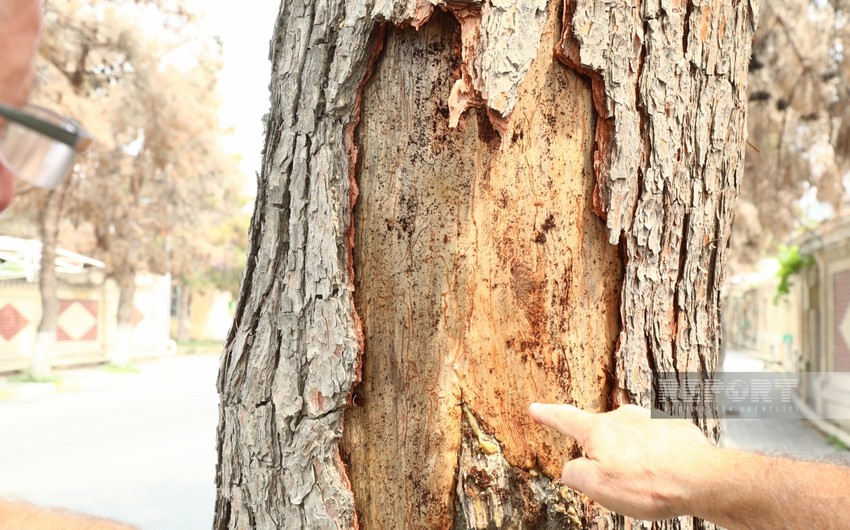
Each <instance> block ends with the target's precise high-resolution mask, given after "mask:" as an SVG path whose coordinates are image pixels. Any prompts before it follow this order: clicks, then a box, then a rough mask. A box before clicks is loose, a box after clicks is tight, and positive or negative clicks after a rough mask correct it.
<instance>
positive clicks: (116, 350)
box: [110, 270, 136, 366]
mask: <svg viewBox="0 0 850 530" xmlns="http://www.w3.org/2000/svg"><path fill="white" fill-rule="evenodd" d="M115 280H116V281H117V282H118V290H119V294H118V310H117V311H116V328H115V342H114V343H113V346H112V354H111V355H110V362H111V363H112V364H114V365H116V366H128V365H129V364H130V357H131V354H132V347H133V309H134V308H135V307H136V306H135V305H134V303H133V300H134V298H135V296H136V273H135V272H133V271H130V270H125V271H122V272H121V273H120V274H117V275H116V276H115Z"/></svg>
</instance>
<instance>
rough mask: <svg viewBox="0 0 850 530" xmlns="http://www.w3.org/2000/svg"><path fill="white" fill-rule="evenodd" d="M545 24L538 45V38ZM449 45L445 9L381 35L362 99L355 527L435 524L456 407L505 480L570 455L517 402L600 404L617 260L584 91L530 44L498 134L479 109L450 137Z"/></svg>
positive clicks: (453, 41)
mask: <svg viewBox="0 0 850 530" xmlns="http://www.w3.org/2000/svg"><path fill="white" fill-rule="evenodd" d="M556 23H557V16H552V17H551V18H550V23H549V24H548V29H547V31H545V33H544V37H543V42H542V44H541V48H543V49H550V50H552V49H553V48H554V45H555V40H556V37H557V35H556V33H557V32H556V31H555V29H554V28H555V26H556ZM460 39H461V35H460V28H459V26H458V24H457V23H456V22H455V21H454V19H453V17H451V16H450V15H443V16H435V17H433V18H432V20H431V21H429V22H428V23H427V24H426V25H425V26H423V27H422V28H421V29H420V30H419V31H414V30H412V29H407V30H395V29H391V30H389V32H388V36H387V42H386V44H385V46H384V50H383V52H382V55H381V58H380V60H379V62H378V64H377V65H376V67H375V71H374V73H373V75H372V78H371V79H370V81H369V83H368V85H367V86H366V89H365V91H364V95H363V104H362V106H363V116H362V119H361V122H360V127H359V129H358V134H357V140H358V144H359V145H360V160H361V165H360V166H359V168H358V183H359V186H360V198H359V201H358V205H357V210H356V212H355V228H356V230H355V247H354V257H355V271H356V286H355V301H356V306H357V309H358V312H359V314H360V316H361V318H362V319H363V326H364V331H365V337H366V349H365V353H364V361H363V382H362V383H361V384H360V385H359V386H358V387H357V388H356V389H355V393H356V396H355V399H354V404H355V405H354V407H353V408H352V409H351V410H350V411H349V412H347V413H346V422H345V431H344V437H345V438H344V439H345V442H344V450H345V452H346V453H348V455H349V456H348V458H349V460H350V464H351V467H350V473H351V479H352V483H353V487H354V493H355V499H356V500H357V506H358V510H359V512H360V514H361V523H362V524H363V525H364V526H365V527H366V528H446V527H448V526H449V525H450V524H451V521H452V519H453V517H454V513H453V511H454V501H453V498H454V487H453V484H454V483H455V482H456V481H457V478H458V474H459V473H464V472H465V471H466V470H464V469H458V453H459V450H460V444H461V420H462V413H461V401H463V402H464V403H465V406H466V407H468V408H469V410H470V411H471V412H472V413H473V414H475V416H477V417H478V418H481V421H483V422H484V424H485V426H484V428H485V429H486V431H487V432H488V433H490V434H491V435H492V436H493V437H494V440H495V442H494V443H495V444H496V447H495V448H493V451H494V452H498V453H500V454H501V455H504V457H503V460H504V459H506V461H507V462H509V463H510V465H511V466H514V467H515V468H516V470H517V474H516V476H517V477H520V476H521V477H525V478H523V479H521V480H515V481H514V485H515V487H516V484H519V483H521V484H526V483H527V482H528V480H530V475H528V472H529V471H531V470H534V469H537V470H540V471H541V472H542V473H544V474H545V475H548V476H550V477H553V476H554V477H556V476H558V475H559V474H560V468H561V465H562V463H563V461H564V460H565V459H566V458H568V457H569V456H570V451H571V449H573V448H572V447H570V446H569V445H567V444H564V443H562V440H561V439H560V437H556V436H555V435H554V434H553V433H552V432H551V431H547V430H544V429H542V428H540V427H538V426H536V425H534V424H533V422H531V421H530V418H529V417H528V415H527V414H526V409H527V407H528V404H529V403H531V402H532V401H535V400H540V401H551V402H559V401H569V402H575V403H578V404H580V405H581V406H584V407H588V408H591V409H595V410H605V409H607V407H608V406H609V404H608V401H607V396H608V391H607V384H608V383H607V377H606V370H611V369H613V365H612V353H613V349H614V345H615V342H616V337H617V333H618V331H619V322H618V316H617V315H618V308H619V290H620V270H621V268H622V265H621V261H620V259H619V257H618V251H617V248H616V247H614V246H612V245H610V244H608V243H607V241H606V236H605V227H604V223H603V222H602V221H601V220H600V219H599V218H598V217H597V216H596V215H595V214H594V213H593V212H592V203H591V197H592V190H593V185H594V180H593V173H592V170H591V163H590V160H591V153H592V147H593V144H592V138H593V136H592V135H593V120H592V117H593V111H592V102H591V98H590V90H589V88H590V87H589V85H588V84H587V83H586V82H585V81H583V80H582V79H580V78H579V77H578V76H576V75H575V74H573V73H571V72H570V71H569V70H567V69H566V68H564V67H563V66H561V65H560V64H559V63H558V62H557V60H556V59H555V57H554V56H553V55H552V54H544V55H542V56H541V57H540V58H538V60H537V61H535V63H534V65H533V66H532V68H531V70H530V71H529V73H528V75H527V77H526V81H525V83H524V84H523V86H522V87H521V89H520V91H519V92H518V98H517V104H516V106H515V108H514V110H513V113H512V116H511V122H510V124H511V125H510V129H509V131H508V136H507V137H506V138H505V140H504V143H503V142H502V140H501V139H500V137H499V134H498V133H497V132H496V131H495V130H493V128H492V126H491V124H490V122H489V121H488V117H487V115H486V113H484V112H483V111H478V112H477V113H476V112H475V111H471V112H468V113H467V114H465V115H464V116H463V117H462V119H461V121H460V124H459V127H458V129H456V130H452V129H450V128H449V120H448V119H447V117H448V115H449V111H448V108H447V105H446V101H447V99H448V96H449V92H450V89H451V87H452V85H453V79H452V75H453V73H454V72H456V71H457V69H458V66H459V62H460V57H458V54H457V48H459V47H460V44H461V43H460ZM358 402H359V403H360V405H358ZM538 459H539V460H538ZM375 477H387V478H384V479H380V480H376V479H375ZM526 479H528V480H526ZM527 487H530V486H527ZM534 500H536V502H537V505H536V506H535V507H534V508H533V510H537V511H540V510H541V509H542V510H543V511H545V506H543V507H541V503H542V498H536V499H534ZM533 503H534V502H532V504H533ZM400 507H404V509H400ZM533 510H532V511H533ZM490 523H491V521H490V520H486V521H485V520H481V519H480V518H479V520H478V523H477V525H476V526H474V527H475V528H488V525H489V524H490ZM494 524H498V526H495V527H496V528H502V527H503V526H501V523H495V522H494Z"/></svg>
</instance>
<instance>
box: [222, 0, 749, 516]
mask: <svg viewBox="0 0 850 530" xmlns="http://www.w3.org/2000/svg"><path fill="white" fill-rule="evenodd" d="M413 1H415V0H413ZM756 11H757V4H756V3H755V2H732V1H731V0H726V1H717V2H713V3H712V4H710V5H707V4H705V3H703V2H690V3H680V2H671V3H669V4H664V5H663V6H662V5H660V4H657V3H654V2H644V3H643V4H642V5H640V6H636V7H627V6H623V5H621V3H619V2H612V1H609V2H599V1H596V2H591V1H589V0H584V1H579V0H567V2H566V4H565V5H561V4H559V3H557V2H554V1H553V2H549V3H548V4H547V3H546V2H544V1H542V0H539V1H537V2H531V1H528V0H525V1H523V2H517V3H514V4H511V5H502V4H492V5H491V4H488V3H485V4H480V3H477V2H474V1H471V2H463V3H453V4H448V5H443V6H439V7H438V9H437V10H435V9H434V8H433V6H432V5H431V4H430V3H428V2H424V1H423V2H420V3H411V4H402V3H400V2H399V3H396V4H391V3H378V4H372V3H370V2H366V3H365V4H364V3H358V4H356V5H355V4H352V3H350V2H349V3H344V2H339V1H337V0H300V1H295V2H286V3H284V4H283V6H282V8H281V12H280V15H279V18H278V23H277V27H276V30H275V37H274V39H273V41H272V61H273V68H274V70H273V80H272V109H271V113H270V115H269V121H268V129H267V136H266V147H265V159H264V167H263V171H262V175H261V182H260V189H259V193H258V197H257V208H256V213H255V216H254V219H253V221H252V227H251V243H250V249H249V256H250V257H251V259H249V264H248V267H247V270H246V274H245V280H244V282H243V285H242V294H241V297H240V301H239V305H238V307H237V312H236V319H235V322H234V326H233V328H232V329H231V333H230V336H229V338H228V341H227V346H226V349H225V353H224V356H223V358H222V366H221V372H220V376H219V392H220V394H221V417H220V423H219V433H218V451H219V463H218V472H217V485H218V499H217V504H216V518H215V528H218V529H224V528H305V529H306V528H309V529H317V528H358V527H361V526H362V527H364V528H366V529H372V528H457V529H462V528H463V529H465V528H482V529H483V528H529V529H531V528H563V527H567V528H569V527H577V528H578V527H587V526H591V525H595V526H597V527H601V528H623V527H626V526H628V525H629V524H632V523H633V522H631V521H627V520H625V519H624V518H622V517H620V516H617V515H616V514H611V513H609V512H607V511H605V510H603V509H601V508H600V507H598V506H597V505H595V504H593V503H590V502H589V501H588V500H587V499H586V497H583V496H581V495H578V494H576V493H575V492H572V491H569V490H567V489H565V488H558V487H556V485H555V484H554V483H553V482H552V479H554V478H557V477H558V476H559V474H560V467H561V465H562V463H563V461H564V460H565V459H568V458H570V457H572V456H574V455H576V454H577V453H578V448H577V447H576V446H575V445H574V444H572V443H570V442H565V441H564V440H563V438H561V437H556V436H555V435H553V434H552V433H551V432H550V431H547V430H545V429H542V428H540V427H539V426H536V425H534V424H532V422H531V421H530V419H529V418H528V416H527V414H526V409H527V406H528V404H529V403H530V402H532V401H551V402H571V403H576V404H577V405H579V406H582V407H585V408H589V409H593V410H607V409H610V408H612V407H615V406H617V405H618V404H621V403H625V402H633V403H638V404H641V405H644V406H650V405H653V403H652V393H651V389H652V382H651V378H652V375H653V373H654V372H661V371H674V370H676V371H713V370H714V368H715V366H716V356H717V348H718V344H719V287H720V285H721V284H722V278H723V271H724V263H725V251H726V248H727V245H728V240H729V232H730V229H731V223H732V211H733V207H734V202H735V197H736V193H737V187H738V182H739V179H740V177H741V171H742V169H743V164H742V158H743V146H744V138H745V136H744V131H745V130H746V124H745V120H746V102H747V98H746V79H747V64H748V59H749V43H750V39H751V36H752V32H753V29H754V28H753V26H754V21H755V18H756ZM379 21H388V22H379ZM721 57H722V58H723V60H720V58H721ZM358 196H359V198H358ZM618 243H619V244H618ZM355 271H356V276H355ZM343 414H345V418H344V419H345V423H344V426H345V428H344V429H343ZM695 420H697V421H698V422H699V423H700V424H701V425H702V426H703V427H704V428H705V429H706V430H707V431H708V432H709V433H710V434H711V435H714V436H716V435H717V429H716V422H714V421H713V418H710V417H698V418H695ZM702 524H703V523H701V522H694V521H692V520H690V519H687V518H683V519H682V520H681V521H677V522H672V523H664V524H659V525H657V526H658V527H659V528H666V527H671V528H672V527H678V526H677V525H682V526H683V527H693V526H701V525H702Z"/></svg>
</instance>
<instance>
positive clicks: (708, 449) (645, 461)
mask: <svg viewBox="0 0 850 530" xmlns="http://www.w3.org/2000/svg"><path fill="white" fill-rule="evenodd" d="M529 412H530V414H531V416H532V417H533V418H534V419H535V420H537V421H538V422H540V423H542V424H543V425H546V426H548V427H551V428H553V429H556V430H558V431H560V432H561V433H563V434H566V435H568V436H572V437H573V438H575V439H576V440H577V441H578V443H579V444H581V445H582V447H584V452H585V455H586V456H585V457H583V458H576V459H573V460H570V461H568V462H566V463H565V464H564V469H563V473H562V475H561V480H562V481H563V483H564V484H565V485H566V486H568V487H570V488H573V489H576V490H579V491H582V492H584V493H585V494H587V495H588V496H589V497H590V498H591V499H593V500H594V501H596V502H598V503H599V504H601V505H602V506H604V507H605V508H608V509H609V510H612V511H615V512H618V513H621V514H623V515H627V516H629V517H634V518H637V519H644V520H658V519H668V518H671V517H676V516H679V515H686V514H693V513H694V506H693V502H694V500H695V496H697V489H698V487H697V486H698V484H699V480H700V477H702V476H704V475H705V474H706V472H707V471H709V470H710V467H711V462H712V461H713V460H714V459H716V458H717V457H718V452H720V449H718V448H716V447H715V446H714V445H713V444H712V443H711V442H709V441H708V439H707V438H706V437H705V435H704V434H703V432H702V431H701V430H700V429H699V427H697V426H696V425H694V424H693V423H691V422H689V421H686V420H677V419H655V420H653V419H652V418H650V412H649V410H647V409H643V408H641V407H637V406H635V405H625V406H622V407H620V408H618V409H616V410H614V411H612V412H607V413H603V414H595V413H592V412H586V411H583V410H581V409H578V408H576V407H573V406H572V405H544V404H541V403H534V404H532V405H531V408H530V409H529Z"/></svg>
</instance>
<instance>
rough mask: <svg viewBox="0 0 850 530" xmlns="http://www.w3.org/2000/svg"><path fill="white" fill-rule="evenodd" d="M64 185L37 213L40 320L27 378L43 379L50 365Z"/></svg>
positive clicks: (56, 300)
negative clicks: (39, 247)
mask: <svg viewBox="0 0 850 530" xmlns="http://www.w3.org/2000/svg"><path fill="white" fill-rule="evenodd" d="M66 186H67V183H64V184H62V185H60V187H58V188H56V189H54V190H52V191H51V192H50V193H49V194H48V196H47V201H46V202H45V204H44V208H43V209H42V211H41V219H40V223H39V237H41V263H40V267H41V268H40V269H39V272H38V288H39V292H40V294H41V320H40V321H39V323H38V328H37V330H36V335H35V344H34V345H33V352H32V364H31V365H30V375H31V376H32V377H35V378H43V377H47V376H48V375H49V374H50V369H51V364H52V362H53V345H54V343H55V342H56V327H57V324H58V322H59V296H58V294H57V289H58V283H57V279H56V238H57V237H58V235H59V216H60V215H61V213H62V199H63V198H64V195H65V189H66Z"/></svg>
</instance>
